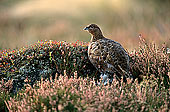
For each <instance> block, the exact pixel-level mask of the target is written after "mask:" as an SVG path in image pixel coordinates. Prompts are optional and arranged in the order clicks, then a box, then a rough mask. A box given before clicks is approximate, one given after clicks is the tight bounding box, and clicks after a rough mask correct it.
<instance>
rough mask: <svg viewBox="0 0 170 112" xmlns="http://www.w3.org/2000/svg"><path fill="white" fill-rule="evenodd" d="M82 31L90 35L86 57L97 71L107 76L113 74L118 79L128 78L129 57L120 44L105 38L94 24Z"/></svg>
mask: <svg viewBox="0 0 170 112" xmlns="http://www.w3.org/2000/svg"><path fill="white" fill-rule="evenodd" d="M84 30H87V31H88V32H89V33H90V34H91V35H92V37H91V41H90V44H89V46H88V57H89V59H90V61H91V63H92V64H93V65H94V66H95V67H96V68H97V70H98V71H99V72H100V73H101V74H107V76H108V74H109V75H113V74H114V73H115V74H117V76H118V77H119V78H120V77H121V76H125V77H129V75H130V72H129V55H128V54H127V52H126V51H125V49H124V48H123V47H122V46H121V44H119V43H118V42H115V41H113V40H110V39H107V38H105V37H104V36H103V34H102V31H101V29H100V28H99V27H98V26H97V25H96V24H90V25H88V26H87V27H86V28H85V29H84Z"/></svg>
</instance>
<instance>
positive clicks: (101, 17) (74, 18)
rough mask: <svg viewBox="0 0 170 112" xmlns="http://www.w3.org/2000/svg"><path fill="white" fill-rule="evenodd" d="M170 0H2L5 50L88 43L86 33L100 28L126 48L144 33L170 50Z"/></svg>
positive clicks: (0, 35) (1, 45)
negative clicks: (93, 26) (40, 44)
mask: <svg viewBox="0 0 170 112" xmlns="http://www.w3.org/2000/svg"><path fill="white" fill-rule="evenodd" d="M169 11H170V0H84V1H83V0H0V49H8V48H10V49H14V48H19V47H22V46H25V45H29V44H32V43H35V42H37V41H38V40H57V41H62V40H65V41H67V42H75V41H76V40H80V41H87V42H88V41H89V40H90V35H89V34H88V33H86V32H84V31H83V28H84V27H85V26H86V25H88V24H90V23H96V24H98V25H99V26H100V27H101V28H102V30H103V32H104V35H105V36H106V37H108V38H111V39H113V40H116V41H119V42H120V43H121V44H122V45H123V46H124V47H125V48H126V49H129V50H131V49H134V48H135V47H137V46H138V42H139V38H138V35H139V34H140V33H141V34H142V35H143V36H144V38H146V39H147V40H148V41H150V42H153V41H154V42H156V43H157V44H158V45H160V44H162V43H164V42H165V43H166V44H167V46H168V47H170V12H169Z"/></svg>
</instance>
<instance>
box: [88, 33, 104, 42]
mask: <svg viewBox="0 0 170 112" xmlns="http://www.w3.org/2000/svg"><path fill="white" fill-rule="evenodd" d="M103 38H104V36H103V34H102V33H99V34H95V35H92V37H91V42H95V41H97V40H99V39H103Z"/></svg>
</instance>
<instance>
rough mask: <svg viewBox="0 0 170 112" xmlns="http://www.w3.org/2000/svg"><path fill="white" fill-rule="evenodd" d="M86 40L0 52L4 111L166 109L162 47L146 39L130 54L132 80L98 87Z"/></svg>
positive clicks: (167, 76)
mask: <svg viewBox="0 0 170 112" xmlns="http://www.w3.org/2000/svg"><path fill="white" fill-rule="evenodd" d="M87 45H88V43H85V42H80V41H77V42H75V43H67V42H63V41H58V42H57V41H52V40H50V41H38V42H37V43H35V44H33V45H30V46H26V47H23V48H20V49H16V50H2V51H1V54H0V78H1V82H0V88H1V89H0V91H1V94H0V101H1V103H0V107H1V108H0V109H1V110H3V111H10V110H12V111H69V110H72V111H168V109H169V106H170V103H169V102H170V101H169V99H170V95H169V91H170V88H169V86H170V81H169V80H170V69H169V67H170V57H169V54H168V53H167V52H166V46H165V45H162V46H159V47H158V46H156V45H155V44H153V43H148V42H147V41H146V40H145V39H144V38H143V37H141V36H140V46H139V48H138V49H136V50H134V51H132V52H130V53H129V55H130V57H131V72H132V74H133V76H134V78H135V79H134V80H131V79H127V82H123V80H122V79H121V80H117V79H116V78H114V80H113V82H112V84H108V85H107V86H104V85H100V86H99V85H97V82H99V81H101V79H99V73H98V72H97V70H96V69H95V68H94V67H93V66H92V64H91V63H90V62H89V60H88V57H87Z"/></svg>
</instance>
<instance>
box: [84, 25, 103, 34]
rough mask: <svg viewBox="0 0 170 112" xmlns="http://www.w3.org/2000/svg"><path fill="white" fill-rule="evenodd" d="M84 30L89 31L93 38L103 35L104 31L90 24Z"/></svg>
mask: <svg viewBox="0 0 170 112" xmlns="http://www.w3.org/2000/svg"><path fill="white" fill-rule="evenodd" d="M84 30H87V31H88V32H89V33H90V34H92V35H93V36H97V35H102V31H101V30H100V28H99V27H98V26H97V25H96V24H90V25H88V26H86V27H85V28H84Z"/></svg>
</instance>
